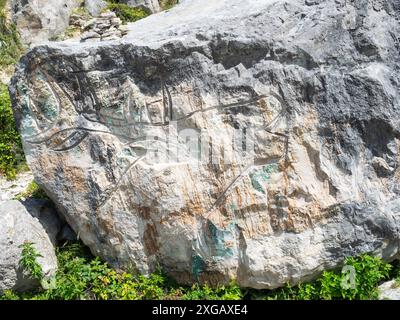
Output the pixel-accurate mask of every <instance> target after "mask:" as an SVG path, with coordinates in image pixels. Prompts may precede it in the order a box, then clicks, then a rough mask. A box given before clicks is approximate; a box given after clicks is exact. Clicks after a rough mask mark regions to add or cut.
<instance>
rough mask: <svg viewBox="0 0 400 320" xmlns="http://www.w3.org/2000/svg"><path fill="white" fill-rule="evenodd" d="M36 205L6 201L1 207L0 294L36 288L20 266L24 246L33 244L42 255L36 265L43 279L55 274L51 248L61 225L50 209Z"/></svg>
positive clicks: (33, 202) (55, 263)
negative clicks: (26, 243)
mask: <svg viewBox="0 0 400 320" xmlns="http://www.w3.org/2000/svg"><path fill="white" fill-rule="evenodd" d="M38 202H40V201H38V200H34V201H28V202H27V203H24V204H23V203H21V202H19V201H16V200H9V201H5V202H2V203H0V292H2V291H4V290H8V289H12V290H15V291H26V290H31V289H34V288H36V287H37V286H38V285H39V282H38V281H37V280H34V279H31V278H30V277H29V276H28V275H27V274H26V272H25V271H24V269H23V268H22V266H20V264H19V261H20V259H21V252H22V248H21V245H23V244H24V243H25V242H31V243H33V246H34V247H35V249H36V251H37V252H38V253H39V254H41V255H42V257H39V258H37V262H38V263H39V264H40V265H41V267H42V270H43V274H44V276H45V278H50V277H52V276H54V275H55V273H56V270H57V259H56V255H55V251H54V245H55V243H56V237H57V233H58V231H59V228H60V221H59V220H58V218H57V215H56V214H55V211H54V210H53V209H52V208H51V207H49V206H47V205H46V204H45V203H43V202H42V203H38Z"/></svg>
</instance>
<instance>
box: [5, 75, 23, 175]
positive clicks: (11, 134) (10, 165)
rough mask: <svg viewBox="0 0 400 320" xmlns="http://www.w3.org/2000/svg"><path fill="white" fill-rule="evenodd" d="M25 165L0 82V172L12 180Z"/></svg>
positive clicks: (7, 94)
mask: <svg viewBox="0 0 400 320" xmlns="http://www.w3.org/2000/svg"><path fill="white" fill-rule="evenodd" d="M25 167H26V164H25V156H24V152H23V149H22V143H21V138H20V135H19V133H18V131H17V129H16V126H15V120H14V115H13V112H12V109H11V102H10V96H9V93H8V89H7V86H6V85H3V84H1V83H0V174H2V175H5V176H6V178H7V179H10V180H12V179H15V176H16V174H17V173H18V172H19V171H22V170H23V169H24V168H25Z"/></svg>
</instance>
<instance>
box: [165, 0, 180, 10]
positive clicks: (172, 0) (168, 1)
mask: <svg viewBox="0 0 400 320" xmlns="http://www.w3.org/2000/svg"><path fill="white" fill-rule="evenodd" d="M178 3H179V0H161V1H160V6H161V8H162V9H163V10H169V9H171V8H172V7H173V6H175V5H176V4H178Z"/></svg>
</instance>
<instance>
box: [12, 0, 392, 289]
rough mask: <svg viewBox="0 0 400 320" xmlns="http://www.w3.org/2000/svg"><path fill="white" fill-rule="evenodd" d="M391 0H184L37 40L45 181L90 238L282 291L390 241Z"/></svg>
mask: <svg viewBox="0 0 400 320" xmlns="http://www.w3.org/2000/svg"><path fill="white" fill-rule="evenodd" d="M399 12H400V10H399V5H398V2H397V1H394V0H393V1H389V0H387V1H368V2H367V1H352V2H351V3H350V2H349V1H347V2H346V1H344V0H343V1H340V0H338V1H308V0H307V1H304V0H294V1H290V2H288V1H280V0H270V1H266V0H249V1H242V0H208V1H204V0H186V1H183V2H182V3H181V4H180V5H178V6H177V7H175V8H173V9H172V10H170V11H169V12H164V13H161V14H156V15H153V16H150V17H149V18H146V19H143V20H141V21H138V22H137V23H134V24H131V25H129V27H128V29H129V32H128V34H127V35H126V36H125V37H123V38H122V39H120V40H116V41H104V42H98V43H95V44H90V43H78V42H68V43H54V44H51V45H48V46H42V47H37V48H35V49H34V50H32V51H31V52H29V53H28V54H27V55H26V56H25V57H24V58H23V59H22V61H21V63H20V65H19V66H18V67H17V71H16V74H15V76H14V78H13V80H12V85H11V95H12V98H13V107H14V112H15V116H16V119H17V122H18V125H19V130H20V132H21V134H22V136H23V141H24V148H25V151H26V155H27V160H28V163H29V165H30V167H31V169H32V171H33V172H34V175H35V179H36V180H37V182H38V183H39V184H40V185H41V186H42V187H43V188H44V189H45V190H46V192H47V193H48V195H49V196H50V197H51V198H52V199H53V201H54V202H55V203H56V204H57V206H58V207H59V209H60V211H61V212H62V213H63V214H64V215H65V218H66V219H67V221H68V222H69V224H70V225H71V226H72V228H73V229H74V230H75V232H76V233H77V234H78V235H79V237H80V238H81V239H82V240H83V241H84V242H85V243H86V244H87V245H88V246H89V247H90V248H91V249H92V251H93V252H94V253H95V254H97V255H100V256H101V257H103V258H105V259H106V260H107V261H109V262H110V263H111V264H112V265H113V266H115V267H117V268H132V267H133V268H136V269H137V270H138V271H140V272H141V273H143V274H147V273H149V272H151V271H153V270H154V269H155V268H156V266H157V265H158V264H160V265H161V266H162V267H163V268H164V269H165V270H166V271H167V272H168V273H169V274H170V275H172V276H174V277H175V278H176V279H177V280H178V281H180V282H182V283H190V282H194V281H207V282H209V283H211V284H215V283H217V282H219V283H223V282H227V281H229V280H230V279H236V280H237V281H238V283H239V284H240V285H241V286H246V287H254V288H274V287H278V286H281V285H283V284H285V283H286V282H290V283H292V284H293V283H297V282H299V281H306V280H309V279H312V278H314V277H316V276H317V275H319V274H320V273H321V272H322V270H325V269H331V268H335V267H338V266H339V265H340V264H341V263H342V262H343V260H344V259H345V257H347V256H355V255H359V254H361V253H372V254H377V255H379V256H381V257H383V258H384V259H392V258H395V257H397V256H398V253H399V240H400V239H399V233H398V230H399V226H400V220H399V218H400V197H399V193H400V185H399V177H400V171H399V147H400V143H399V138H400V132H399V124H400V103H399V97H400V95H399V83H400V76H399V74H400V73H399V72H398V70H399V67H400V64H399V61H400V60H399V41H398V36H397V35H398V34H400V27H399V22H398V21H399V20H398V19H399V17H400V14H399Z"/></svg>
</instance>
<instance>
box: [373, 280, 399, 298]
mask: <svg viewBox="0 0 400 320" xmlns="http://www.w3.org/2000/svg"><path fill="white" fill-rule="evenodd" d="M378 290H379V300H400V283H398V282H396V280H391V281H387V282H384V283H383V284H381V285H380V286H379V287H378Z"/></svg>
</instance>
